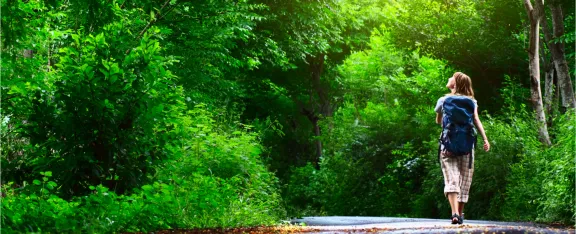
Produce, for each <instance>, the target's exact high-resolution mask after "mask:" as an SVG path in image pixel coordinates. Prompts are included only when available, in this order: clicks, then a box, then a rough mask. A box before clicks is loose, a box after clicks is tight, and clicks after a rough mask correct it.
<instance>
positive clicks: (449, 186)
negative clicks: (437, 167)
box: [440, 153, 462, 215]
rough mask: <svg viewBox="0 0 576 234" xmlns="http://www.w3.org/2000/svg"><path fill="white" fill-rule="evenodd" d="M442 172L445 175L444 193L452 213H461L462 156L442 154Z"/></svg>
mask: <svg viewBox="0 0 576 234" xmlns="http://www.w3.org/2000/svg"><path fill="white" fill-rule="evenodd" d="M440 159H441V162H440V164H441V167H442V174H443V176H444V195H446V197H447V198H448V201H449V202H450V207H451V208H452V214H451V215H453V214H459V208H458V205H459V204H458V200H459V197H460V196H459V194H460V187H461V186H460V182H461V180H460V177H461V176H460V168H459V164H460V162H459V161H462V160H461V157H447V156H445V155H444V153H441V154H440Z"/></svg>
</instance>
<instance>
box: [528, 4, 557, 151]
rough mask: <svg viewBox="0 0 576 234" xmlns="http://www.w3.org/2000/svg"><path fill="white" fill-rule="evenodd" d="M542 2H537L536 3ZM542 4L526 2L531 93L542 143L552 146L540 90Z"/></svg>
mask: <svg viewBox="0 0 576 234" xmlns="http://www.w3.org/2000/svg"><path fill="white" fill-rule="evenodd" d="M538 1H542V0H536V2H538ZM541 5H542V2H540V3H536V8H533V7H532V4H531V3H530V0H524V6H525V7H526V12H527V13H528V17H529V18H530V35H529V37H530V48H529V49H528V56H529V69H530V91H531V92H530V93H531V100H532V105H533V107H534V110H535V112H536V121H537V122H538V134H539V138H540V141H541V142H542V143H543V144H545V145H547V146H550V145H551V144H552V143H551V142H550V136H549V135H548V128H547V126H546V114H545V113H544V106H543V104H542V91H541V89H540V56H539V48H538V47H539V45H538V41H539V38H540V30H539V28H540V19H541V18H542V10H543V9H542V7H540V6H541Z"/></svg>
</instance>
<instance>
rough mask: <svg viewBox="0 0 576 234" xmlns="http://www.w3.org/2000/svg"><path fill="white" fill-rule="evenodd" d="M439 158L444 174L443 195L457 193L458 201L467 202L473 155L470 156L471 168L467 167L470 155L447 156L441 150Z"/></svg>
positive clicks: (472, 172)
mask: <svg viewBox="0 0 576 234" xmlns="http://www.w3.org/2000/svg"><path fill="white" fill-rule="evenodd" d="M440 159H441V160H440V164H441V166H442V174H444V195H445V196H447V194H448V193H458V202H464V203H466V202H468V192H470V185H471V184H472V175H473V174H474V157H472V168H468V161H469V160H470V155H465V156H461V157H447V156H445V155H444V152H442V153H440Z"/></svg>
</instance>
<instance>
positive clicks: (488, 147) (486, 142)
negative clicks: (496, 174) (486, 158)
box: [484, 139, 490, 152]
mask: <svg viewBox="0 0 576 234" xmlns="http://www.w3.org/2000/svg"><path fill="white" fill-rule="evenodd" d="M484 151H486V152H488V151H490V142H488V140H487V139H485V140H484Z"/></svg>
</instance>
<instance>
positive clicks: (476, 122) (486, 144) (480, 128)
mask: <svg viewBox="0 0 576 234" xmlns="http://www.w3.org/2000/svg"><path fill="white" fill-rule="evenodd" d="M474 125H476V128H477V129H478V132H480V135H481V136H482V139H484V150H485V151H488V150H490V143H489V142H488V138H487V137H486V132H484V126H482V122H480V117H478V107H476V108H474Z"/></svg>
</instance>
